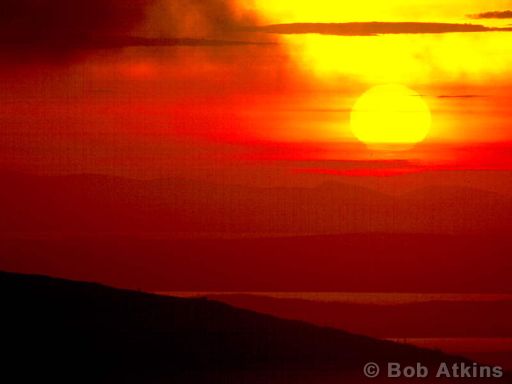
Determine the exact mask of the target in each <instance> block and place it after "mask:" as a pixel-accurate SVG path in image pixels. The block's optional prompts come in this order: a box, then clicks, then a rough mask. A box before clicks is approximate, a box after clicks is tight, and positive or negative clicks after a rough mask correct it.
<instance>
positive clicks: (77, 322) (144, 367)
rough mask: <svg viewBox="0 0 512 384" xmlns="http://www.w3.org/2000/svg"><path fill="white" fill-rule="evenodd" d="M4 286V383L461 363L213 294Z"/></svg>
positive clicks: (349, 378)
mask: <svg viewBox="0 0 512 384" xmlns="http://www.w3.org/2000/svg"><path fill="white" fill-rule="evenodd" d="M0 292H1V297H2V303H1V306H2V317H1V323H2V324H1V327H0V333H1V340H2V349H3V351H4V352H6V353H7V355H8V358H7V359H4V361H3V364H2V365H3V368H2V370H1V371H0V375H7V374H13V373H14V374H15V377H16V380H12V379H11V380H10V381H5V380H3V379H0V381H1V382H13V383H14V382H19V383H25V382H32V381H33V380H36V381H34V382H50V383H51V382H69V383H75V382H88V383H100V382H105V383H144V384H148V383H163V382H166V383H182V382H183V383H190V382H192V383H196V382H197V383H211V382H221V383H260V382H261V383H289V382H290V383H315V384H321V383H335V382H336V383H338V382H350V383H360V382H361V383H364V382H367V381H368V380H367V379H365V378H364V376H363V375H362V368H363V366H364V365H365V364H366V363H367V362H370V361H372V362H376V363H379V364H381V365H384V364H385V363H387V362H400V363H402V364H414V365H415V364H416V363H417V362H421V363H423V364H424V365H426V366H430V367H431V369H432V370H435V369H437V367H438V365H439V364H440V363H441V362H447V363H450V364H452V363H454V362H461V361H463V359H459V358H453V357H449V356H446V355H444V354H442V353H440V352H436V351H430V350H423V349H418V348H414V347H409V346H405V345H399V344H394V343H390V342H384V341H379V340H375V339H371V338H367V337H364V336H356V335H352V334H349V333H345V332H342V331H339V330H334V329H330V328H320V327H317V326H313V325H309V324H307V323H303V322H297V321H289V320H281V319H278V318H274V317H271V316H267V315H261V314H258V313H255V312H250V311H246V310H241V309H236V308H234V307H230V306H228V305H225V304H222V303H219V302H215V301H210V300H207V299H181V298H171V297H162V296H157V295H151V294H146V293H141V292H133V291H125V290H118V289H113V288H108V287H105V286H100V285H96V284H89V283H78V282H71V281H65V280H58V279H52V278H47V277H39V276H27V275H17V274H9V273H0ZM342 379H343V380H345V381H340V380H342ZM379 382H380V381H379ZM422 382H425V380H423V381H422ZM483 382H489V381H485V380H484V381H483ZM492 382H507V381H505V380H496V379H492Z"/></svg>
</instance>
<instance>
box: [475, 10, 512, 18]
mask: <svg viewBox="0 0 512 384" xmlns="http://www.w3.org/2000/svg"><path fill="white" fill-rule="evenodd" d="M468 17H469V18H470V19H512V11H490V12H483V13H477V14H474V15H468Z"/></svg>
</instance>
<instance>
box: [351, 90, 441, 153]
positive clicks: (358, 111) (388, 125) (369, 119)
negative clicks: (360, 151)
mask: <svg viewBox="0 0 512 384" xmlns="http://www.w3.org/2000/svg"><path fill="white" fill-rule="evenodd" d="M350 125H351V129H352V132H353V133H354V135H355V136H356V137H357V139H358V140H360V141H361V142H363V143H365V144H366V145H368V146H369V147H376V148H377V147H379V146H382V147H387V146H391V147H396V148H400V149H407V148H410V147H412V146H414V145H415V144H417V143H420V142H422V141H423V140H425V138H426V137H427V135H428V133H429V131H430V127H431V125H432V116H431V114H430V109H429V107H428V105H427V103H426V102H425V101H424V100H423V98H422V97H421V95H420V94H418V93H416V92H415V91H413V90H411V89H409V88H407V87H405V86H403V85H398V84H387V85H379V86H376V87H373V88H371V89H370V90H368V91H367V92H365V93H364V94H363V95H362V96H361V97H359V99H358V100H357V102H356V103H355V105H354V107H353V108H352V113H351V121H350Z"/></svg>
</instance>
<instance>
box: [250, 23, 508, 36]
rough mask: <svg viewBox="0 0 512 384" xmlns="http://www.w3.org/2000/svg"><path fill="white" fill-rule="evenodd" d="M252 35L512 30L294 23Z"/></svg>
mask: <svg viewBox="0 0 512 384" xmlns="http://www.w3.org/2000/svg"><path fill="white" fill-rule="evenodd" d="M245 30H246V31H251V32H264V33H276V34H321V35H337V36H377V35H387V34H432V33H453V32H492V31H503V32H509V31H512V28H491V27H486V26H484V25H478V24H449V23H416V22H400V23H397V22H370V23H366V22H362V23H293V24H274V25H266V26H260V27H249V28H246V29H245Z"/></svg>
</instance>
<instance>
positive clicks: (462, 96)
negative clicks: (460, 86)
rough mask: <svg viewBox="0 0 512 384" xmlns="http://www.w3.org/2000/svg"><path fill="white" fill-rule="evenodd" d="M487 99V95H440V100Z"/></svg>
mask: <svg viewBox="0 0 512 384" xmlns="http://www.w3.org/2000/svg"><path fill="white" fill-rule="evenodd" d="M481 97H486V96H485V95H440V96H437V98H438V99H477V98H481Z"/></svg>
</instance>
